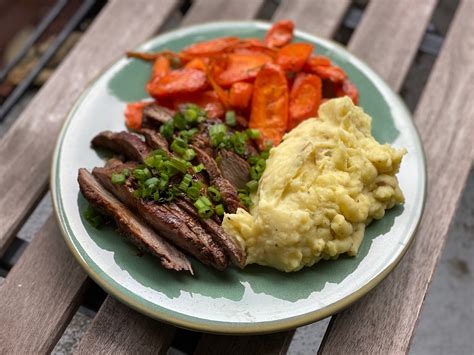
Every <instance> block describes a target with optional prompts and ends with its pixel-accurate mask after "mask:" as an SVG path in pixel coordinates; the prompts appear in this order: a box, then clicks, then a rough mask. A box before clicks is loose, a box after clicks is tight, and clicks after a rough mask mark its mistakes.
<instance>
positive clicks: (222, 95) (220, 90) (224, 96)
mask: <svg viewBox="0 0 474 355" xmlns="http://www.w3.org/2000/svg"><path fill="white" fill-rule="evenodd" d="M207 80H208V81H209V83H210V84H211V86H212V88H213V89H214V92H215V93H216V94H217V97H219V99H220V100H221V102H222V104H223V105H224V107H225V108H228V107H229V94H228V93H227V91H225V90H224V89H223V88H221V87H220V86H219V84H217V83H216V81H215V80H214V78H213V76H212V74H211V72H210V71H207Z"/></svg>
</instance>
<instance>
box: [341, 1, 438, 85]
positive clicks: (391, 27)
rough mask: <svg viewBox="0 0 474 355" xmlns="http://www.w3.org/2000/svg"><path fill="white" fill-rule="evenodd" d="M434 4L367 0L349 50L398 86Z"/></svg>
mask: <svg viewBox="0 0 474 355" xmlns="http://www.w3.org/2000/svg"><path fill="white" fill-rule="evenodd" d="M435 6H436V0H425V1H411V0H399V1H390V0H378V1H371V2H369V5H368V6H367V9H366V10H365V12H364V15H363V16H362V20H361V22H360V23H359V25H358V27H357V29H356V31H355V32H354V34H353V36H352V37H351V40H350V42H349V50H350V51H351V52H352V53H353V54H355V55H356V56H358V57H360V58H363V59H364V60H365V61H366V62H367V63H368V64H370V66H371V67H372V68H374V69H375V70H376V71H377V72H378V73H379V74H380V75H381V76H382V77H383V78H384V79H385V80H386V81H387V82H388V83H389V84H390V86H391V87H392V88H393V89H395V90H398V89H400V87H401V85H402V82H403V79H404V78H405V75H406V73H407V72H408V69H409V67H410V65H411V63H412V61H413V58H414V56H415V54H416V52H417V49H418V47H419V44H420V42H421V39H422V37H423V34H424V32H425V29H426V26H427V25H428V21H429V20H430V17H431V14H432V12H433V10H434V8H435Z"/></svg>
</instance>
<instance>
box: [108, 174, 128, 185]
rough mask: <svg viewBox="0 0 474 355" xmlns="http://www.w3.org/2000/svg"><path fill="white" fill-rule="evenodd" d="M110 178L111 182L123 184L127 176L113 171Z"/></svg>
mask: <svg viewBox="0 0 474 355" xmlns="http://www.w3.org/2000/svg"><path fill="white" fill-rule="evenodd" d="M111 180H112V184H115V185H123V184H125V181H127V178H126V177H125V175H123V174H116V173H113V174H112V178H111Z"/></svg>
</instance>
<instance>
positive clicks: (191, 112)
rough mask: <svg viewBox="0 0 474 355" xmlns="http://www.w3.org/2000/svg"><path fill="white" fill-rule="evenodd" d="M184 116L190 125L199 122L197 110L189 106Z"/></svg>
mask: <svg viewBox="0 0 474 355" xmlns="http://www.w3.org/2000/svg"><path fill="white" fill-rule="evenodd" d="M183 115H184V118H185V120H186V121H187V122H188V123H190V124H192V123H195V122H197V119H198V116H199V115H198V112H197V110H196V109H195V108H194V107H191V106H188V107H187V108H186V109H185V110H184V111H183Z"/></svg>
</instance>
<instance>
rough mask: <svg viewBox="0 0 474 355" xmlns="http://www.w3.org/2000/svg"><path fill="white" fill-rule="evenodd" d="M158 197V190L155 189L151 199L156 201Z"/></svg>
mask: <svg viewBox="0 0 474 355" xmlns="http://www.w3.org/2000/svg"><path fill="white" fill-rule="evenodd" d="M159 199H160V192H159V191H155V192H154V193H153V200H155V201H158V200H159Z"/></svg>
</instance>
